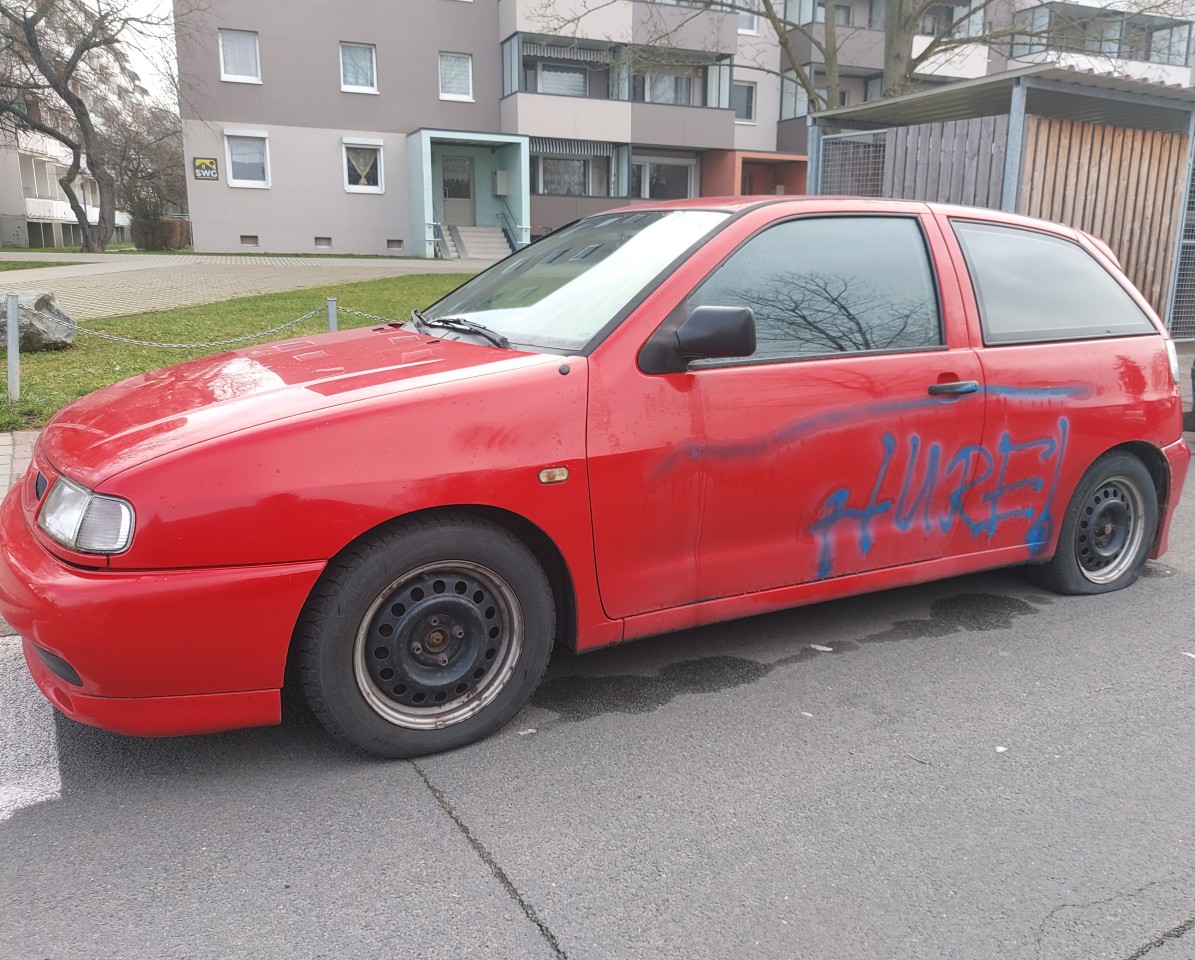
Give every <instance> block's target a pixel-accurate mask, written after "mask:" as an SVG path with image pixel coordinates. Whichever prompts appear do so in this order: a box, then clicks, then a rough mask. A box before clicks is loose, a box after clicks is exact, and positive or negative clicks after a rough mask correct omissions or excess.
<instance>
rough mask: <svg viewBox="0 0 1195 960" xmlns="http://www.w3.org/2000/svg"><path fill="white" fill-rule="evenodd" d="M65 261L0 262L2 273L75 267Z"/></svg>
mask: <svg viewBox="0 0 1195 960" xmlns="http://www.w3.org/2000/svg"><path fill="white" fill-rule="evenodd" d="M77 262H78V261H75V262H74V263H72V262H68V261H65V260H0V273H3V272H4V271H5V270H40V269H41V268H42V267H73V266H74V265H75V263H77Z"/></svg>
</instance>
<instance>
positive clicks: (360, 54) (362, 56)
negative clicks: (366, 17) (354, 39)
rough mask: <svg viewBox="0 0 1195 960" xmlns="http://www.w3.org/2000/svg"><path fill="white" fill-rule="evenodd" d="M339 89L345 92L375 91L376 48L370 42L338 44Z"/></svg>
mask: <svg viewBox="0 0 1195 960" xmlns="http://www.w3.org/2000/svg"><path fill="white" fill-rule="evenodd" d="M340 89H341V90H344V91H345V92H346V93H377V92H378V77H377V50H376V49H375V48H374V45H373V44H372V43H342V44H341V45H340Z"/></svg>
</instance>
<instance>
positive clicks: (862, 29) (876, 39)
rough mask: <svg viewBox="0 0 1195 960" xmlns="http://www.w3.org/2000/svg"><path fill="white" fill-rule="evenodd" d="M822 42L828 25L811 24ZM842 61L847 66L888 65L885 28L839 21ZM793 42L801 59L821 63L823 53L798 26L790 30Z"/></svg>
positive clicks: (882, 67)
mask: <svg viewBox="0 0 1195 960" xmlns="http://www.w3.org/2000/svg"><path fill="white" fill-rule="evenodd" d="M807 29H808V30H809V32H810V33H812V34H813V35H814V36H815V37H817V39H818V40H819V41H820V42H824V41H825V39H826V37H825V31H826V28H825V25H824V24H821V23H815V24H811V25H810V26H809V27H808V28H807ZM836 35H837V37H838V62H839V64H840V65H841V66H842V67H843V68H853V69H863V70H876V71H881V70H883V69H884V31H883V30H872V29H871V28H870V27H866V26H843V25H841V24H839V25H838V30H837V34H836ZM788 40H789V43H791V44H792V49H793V52H794V53H795V54H796V57H797V62H798V63H821V62H822V54H821V51H820V50H818V49H817V48H816V47H815V46H814V45H813V43H812V41H811V40H810V39H809V37H807V36H805V34H803V33H800V32H799V31H796V30H791V31H789V34H788Z"/></svg>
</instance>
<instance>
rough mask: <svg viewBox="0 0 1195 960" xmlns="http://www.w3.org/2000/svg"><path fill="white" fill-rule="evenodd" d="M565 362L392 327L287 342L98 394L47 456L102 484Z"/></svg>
mask: <svg viewBox="0 0 1195 960" xmlns="http://www.w3.org/2000/svg"><path fill="white" fill-rule="evenodd" d="M559 360H560V358H559V357H554V356H545V355H542V354H528V353H520V352H515V351H511V350H501V349H498V348H496V347H491V346H487V345H480V344H476V343H467V342H461V341H455V340H439V339H435V338H431V337H427V336H424V335H420V334H416V333H413V332H407V331H405V330H400V329H398V328H395V327H378V328H372V329H363V330H351V331H346V332H343V333H334V334H326V335H322V336H316V337H311V338H308V339H303V340H287V341H285V342H281V343H272V344H266V345H263V346H257V347H249V348H246V349H244V350H236V351H233V352H231V353H223V354H218V355H216V356H212V357H204V358H202V359H199V360H192V361H189V362H187V363H181V364H177V365H175V366H171V367H165V368H163V369H161V370H154V371H152V372H150V373H146V374H142V375H141V376H137V377H133V378H131V379H129V380H125V381H123V382H122V383H117V384H114V385H112V386H110V387H105V388H103V389H101V390H97V391H96V392H95V393H92V394H89V395H88V396H86V397H83V398H82V399H80V400H76V401H75V402H74V403H72V404H70V405H69V406H67V407H65V408H63V409H62V410H61V411H60V412H59V413H58V415H57V416H55V417H54V419H53V420H51V421H50V423H49V424H48V425H47V426H46V429H45V430H44V431H43V432H42V436H41V439H40V453H41V455H42V456H44V457H46V459H48V460H49V461H50V463H51V464H52V465H53V466H54V467H55V468H57V469H59V470H61V471H63V472H65V473H66V474H68V475H69V476H71V477H73V478H74V479H75V480H77V481H79V482H80V483H83V484H86V485H87V486H90V487H95V486H96V485H97V484H98V483H100V482H102V481H103V480H105V479H108V478H109V477H112V476H113V475H115V474H117V473H119V472H121V471H122V470H124V469H127V468H128V467H131V466H135V465H137V464H140V463H144V462H145V461H146V460H149V459H153V458H155V457H160V456H164V455H166V454H169V453H172V452H174V451H176V450H180V449H182V448H184V447H189V446H192V445H194V444H197V443H203V442H204V441H208V440H212V439H215V438H217V437H221V436H225V435H227V434H230V433H236V432H238V431H241V430H246V429H250V428H252V427H256V426H260V425H261V424H265V423H270V422H272V421H276V420H283V419H288V418H291V417H297V416H304V415H316V416H318V414H319V412H320V411H321V410H327V409H330V408H332V407H337V406H341V405H343V404H347V403H359V402H367V401H369V400H373V399H377V398H380V397H385V396H388V395H394V394H398V393H402V392H404V391H407V390H412V389H418V388H426V387H428V386H433V385H443V384H447V383H451V382H453V381H456V380H460V379H464V378H468V377H476V376H486V375H491V374H498V373H502V372H503V371H508V370H517V369H522V368H525V367H528V366H536V365H539V364H545V363H558V362H559Z"/></svg>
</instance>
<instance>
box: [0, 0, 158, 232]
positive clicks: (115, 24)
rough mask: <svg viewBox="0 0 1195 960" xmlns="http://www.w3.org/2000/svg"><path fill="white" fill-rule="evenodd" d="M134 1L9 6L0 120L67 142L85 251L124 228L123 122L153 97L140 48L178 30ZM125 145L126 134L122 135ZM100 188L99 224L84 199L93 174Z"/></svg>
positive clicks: (68, 187) (5, 3)
mask: <svg viewBox="0 0 1195 960" xmlns="http://www.w3.org/2000/svg"><path fill="white" fill-rule="evenodd" d="M144 6H145V4H136V3H134V2H133V0H25V2H21V0H0V116H4V117H8V118H11V119H12V120H13V121H14V122H15V123H16V126H17V128H18V129H19V130H29V131H34V132H36V133H39V134H42V135H43V136H46V137H49V138H50V139H52V140H54V141H56V142H57V143H59V144H61V145H62V146H63V147H64V148H65V149H66V151H68V152H69V154H70V158H71V160H70V164H69V166H68V168H67V171H66V173H65V174H64V175H63V176H62V177H60V178H59V180H58V182H59V184H60V185H61V187H62V191H63V193H64V194H65V195H66V198H67V202H68V203H69V204H70V208H71V211H72V212H73V213H74V215H75V219H76V220H77V222H78V224H79V230H80V233H81V236H82V238H83V244H82V246H83V250H84V251H103V250H104V248H105V247H106V246H107V244H108V243H109V241H110V240H111V238H112V234H113V231H114V229H115V225H116V202H117V191H118V186H119V179H120V176H119V171H118V167H117V157H118V153H119V151H117V150H116V149H115V148H114V145H113V138H112V137H111V136H110V131H111V130H112V125H113V121H114V119H116V118H119V117H120V116H121V115H122V114H124V113H126V112H128V111H131V110H133V109H134V108H135V107H136V105H138V104H139V103H141V102H143V101H144V100H145V99H146V96H147V94H146V91H145V89H144V88H143V87H142V86H141V84H140V78H139V77H138V76H137V74H136V73H135V72H134V71H133V69H132V68H131V67H130V65H129V52H130V49H131V48H133V47H134V46H136V45H137V44H139V43H142V42H144V41H145V40H146V39H147V38H149V37H152V36H154V35H162V33H163V31H165V30H166V29H168V25H169V20H170V18H169V13H164V14H163V13H157V12H152V11H151V12H149V13H145V12H142V8H143V7H144ZM117 139H119V138H117ZM84 167H85V168H86V170H87V173H88V174H89V175H90V176H91V177H92V179H94V181H95V184H96V186H97V188H98V193H99V197H98V200H99V203H98V208H99V212H98V218H97V222H96V223H95V224H92V223H90V222H89V221H88V216H87V209H86V205H85V203H84V202H83V199H82V198H80V196H79V190H78V178H79V175H80V172H81V171H82V170H83V169H84Z"/></svg>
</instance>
